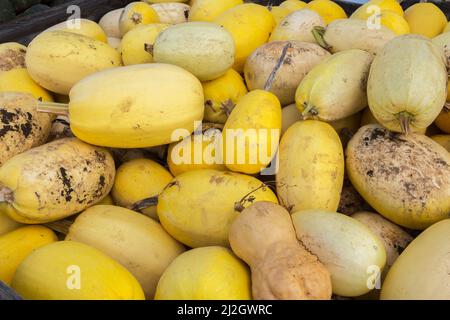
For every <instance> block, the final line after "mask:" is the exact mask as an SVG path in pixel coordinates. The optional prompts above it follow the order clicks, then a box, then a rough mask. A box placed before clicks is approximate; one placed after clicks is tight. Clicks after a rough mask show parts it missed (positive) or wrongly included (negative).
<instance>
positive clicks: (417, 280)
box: [381, 219, 450, 300]
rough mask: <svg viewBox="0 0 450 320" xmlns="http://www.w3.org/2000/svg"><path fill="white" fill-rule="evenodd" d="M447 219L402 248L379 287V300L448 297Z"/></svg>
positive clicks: (449, 231)
mask: <svg viewBox="0 0 450 320" xmlns="http://www.w3.org/2000/svg"><path fill="white" fill-rule="evenodd" d="M449 251H450V219H446V220H443V221H440V222H438V223H435V224H434V225H432V226H431V227H429V228H428V229H427V230H425V231H424V232H423V233H421V234H420V235H419V236H418V237H417V238H416V239H415V240H413V242H411V244H410V245H409V246H408V247H407V248H406V249H405V251H403V253H402V254H401V255H400V257H399V258H398V259H397V261H396V262H395V263H394V265H393V266H392V268H391V269H390V271H389V273H388V275H387V277H386V280H385V281H384V284H383V287H382V289H381V299H382V300H449V299H450V283H449V276H448V266H449V263H450V257H449Z"/></svg>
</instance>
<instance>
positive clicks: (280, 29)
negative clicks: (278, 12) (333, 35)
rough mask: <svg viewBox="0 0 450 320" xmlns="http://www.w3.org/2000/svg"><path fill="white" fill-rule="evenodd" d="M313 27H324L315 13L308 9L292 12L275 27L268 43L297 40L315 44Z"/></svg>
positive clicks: (323, 22)
mask: <svg viewBox="0 0 450 320" xmlns="http://www.w3.org/2000/svg"><path fill="white" fill-rule="evenodd" d="M314 27H325V21H324V20H323V19H322V17H321V16H320V15H319V14H318V13H317V12H315V11H312V10H309V9H302V10H298V11H294V12H292V13H291V14H289V15H288V16H287V17H286V18H284V19H283V20H281V21H280V23H279V24H278V25H277V26H276V27H275V29H274V30H273V32H272V34H271V35H270V39H269V42H272V41H287V40H297V41H303V42H312V43H315V42H316V41H315V39H314V36H313V34H312V30H313V28H314Z"/></svg>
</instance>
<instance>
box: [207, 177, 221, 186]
mask: <svg viewBox="0 0 450 320" xmlns="http://www.w3.org/2000/svg"><path fill="white" fill-rule="evenodd" d="M224 180H225V178H224V177H217V176H212V177H211V178H210V179H209V183H210V184H216V185H219V184H221V183H222V182H223V181H224Z"/></svg>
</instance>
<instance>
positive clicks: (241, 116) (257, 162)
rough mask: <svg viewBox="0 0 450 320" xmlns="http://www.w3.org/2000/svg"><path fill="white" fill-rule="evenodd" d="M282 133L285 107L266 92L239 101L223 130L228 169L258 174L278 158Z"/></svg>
mask: <svg viewBox="0 0 450 320" xmlns="http://www.w3.org/2000/svg"><path fill="white" fill-rule="evenodd" d="M280 134H281V105H280V101H279V100H278V98H277V97H276V96H275V95H274V94H272V93H270V92H268V91H264V90H254V91H251V92H249V93H248V94H246V95H245V96H243V97H242V98H240V99H239V101H238V103H237V104H236V106H235V107H234V109H233V111H232V112H231V114H230V116H229V117H228V120H227V122H226V123H225V126H224V128H223V132H222V136H223V147H224V153H223V159H224V161H225V165H226V166H227V168H228V169H230V170H232V171H237V172H242V173H246V174H256V173H259V172H260V171H261V170H263V169H264V168H266V167H267V166H268V165H269V163H270V162H271V161H272V159H273V158H274V156H275V153H276V151H277V149H278V142H279V139H280Z"/></svg>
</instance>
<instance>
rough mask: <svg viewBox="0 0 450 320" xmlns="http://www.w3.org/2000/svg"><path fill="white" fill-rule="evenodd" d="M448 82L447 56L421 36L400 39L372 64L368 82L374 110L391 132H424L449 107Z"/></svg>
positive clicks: (378, 118)
mask: <svg viewBox="0 0 450 320" xmlns="http://www.w3.org/2000/svg"><path fill="white" fill-rule="evenodd" d="M447 78H448V75H447V69H446V65H445V58H444V55H443V53H442V51H441V50H439V48H438V47H437V46H436V45H435V44H433V43H432V42H431V41H430V40H428V39H426V38H424V37H422V36H417V35H405V36H400V37H397V38H396V39H394V40H392V41H390V42H389V43H388V44H387V45H386V46H385V47H384V49H383V50H382V52H381V53H380V54H379V55H377V57H375V59H374V61H373V63H372V67H371V69H370V74H369V79H368V82H367V98H368V102H369V107H370V110H371V111H372V114H373V115H374V116H375V118H376V119H377V120H378V121H379V122H380V123H381V124H382V125H383V126H385V127H386V128H388V129H389V130H391V131H396V132H405V131H408V130H410V131H415V132H417V131H418V130H421V129H422V130H423V129H424V128H426V127H428V126H429V125H430V124H432V123H433V121H434V120H435V119H436V117H437V116H438V115H439V113H440V112H441V110H442V106H443V105H444V104H445V101H446V98H447ZM402 117H403V118H404V119H406V120H403V121H406V124H405V123H403V124H402Z"/></svg>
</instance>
